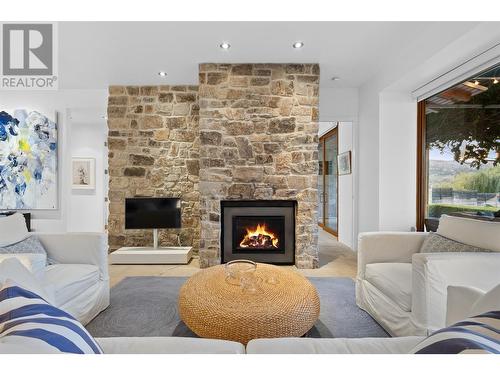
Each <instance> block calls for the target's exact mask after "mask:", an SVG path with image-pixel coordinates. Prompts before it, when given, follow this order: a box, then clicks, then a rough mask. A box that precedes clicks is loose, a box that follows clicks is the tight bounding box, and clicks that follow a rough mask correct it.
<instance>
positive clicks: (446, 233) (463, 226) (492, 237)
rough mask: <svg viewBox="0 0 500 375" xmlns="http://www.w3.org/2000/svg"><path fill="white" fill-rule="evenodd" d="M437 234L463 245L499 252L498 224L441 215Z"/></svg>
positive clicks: (499, 236)
mask: <svg viewBox="0 0 500 375" xmlns="http://www.w3.org/2000/svg"><path fill="white" fill-rule="evenodd" d="M436 233H437V234H439V235H440V236H443V237H446V238H449V239H451V240H453V241H457V242H461V243H463V244H467V245H471V246H475V247H479V248H482V249H488V250H493V251H500V222H498V221H496V222H495V221H485V220H474V219H469V218H465V217H458V216H448V215H442V216H441V218H440V219H439V227H438V229H437V232H436Z"/></svg>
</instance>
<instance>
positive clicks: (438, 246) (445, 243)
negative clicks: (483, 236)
mask: <svg viewBox="0 0 500 375" xmlns="http://www.w3.org/2000/svg"><path fill="white" fill-rule="evenodd" d="M420 252H421V253H448V252H453V253H491V252H492V250H489V249H483V248H480V247H476V246H472V245H467V244H465V243H461V242H457V241H454V240H451V239H449V238H446V237H443V236H441V235H439V234H437V233H429V235H428V236H427V238H426V239H425V240H424V242H423V243H422V246H421V247H420Z"/></svg>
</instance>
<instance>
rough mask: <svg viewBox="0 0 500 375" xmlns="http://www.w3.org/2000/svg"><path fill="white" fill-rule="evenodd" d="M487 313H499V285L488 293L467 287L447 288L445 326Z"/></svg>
mask: <svg viewBox="0 0 500 375" xmlns="http://www.w3.org/2000/svg"><path fill="white" fill-rule="evenodd" d="M488 311H500V284H499V285H497V286H496V287H494V288H493V289H491V290H489V291H488V292H484V291H483V290H481V289H477V288H472V287H468V286H451V285H450V286H448V301H447V307H446V326H450V325H452V324H455V323H456V322H458V321H461V320H464V319H466V318H467V317H470V316H476V315H480V314H483V313H485V312H488Z"/></svg>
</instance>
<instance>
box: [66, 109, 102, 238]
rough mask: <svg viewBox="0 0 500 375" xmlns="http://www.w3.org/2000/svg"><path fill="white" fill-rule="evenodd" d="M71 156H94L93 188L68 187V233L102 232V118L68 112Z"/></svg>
mask: <svg viewBox="0 0 500 375" xmlns="http://www.w3.org/2000/svg"><path fill="white" fill-rule="evenodd" d="M70 123H71V137H70V144H71V146H70V150H71V157H81V158H94V159H95V170H96V175H95V185H96V186H95V189H93V190H78V189H72V190H71V196H70V197H71V198H70V201H69V206H68V217H67V230H68V231H69V232H102V231H104V225H105V222H106V217H105V216H106V214H107V213H106V211H105V209H104V208H105V206H106V204H105V202H104V197H105V196H106V190H105V177H107V175H105V174H104V170H105V169H107V155H106V154H107V147H105V146H104V142H106V141H107V127H106V125H105V120H104V119H102V120H101V121H96V120H95V119H92V118H91V119H85V118H81V116H78V115H77V114H76V113H74V112H73V111H72V113H71V122H70Z"/></svg>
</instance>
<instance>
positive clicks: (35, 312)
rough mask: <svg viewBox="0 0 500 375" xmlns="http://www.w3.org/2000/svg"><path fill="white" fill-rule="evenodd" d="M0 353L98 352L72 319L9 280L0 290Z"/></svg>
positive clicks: (77, 323)
mask: <svg viewBox="0 0 500 375" xmlns="http://www.w3.org/2000/svg"><path fill="white" fill-rule="evenodd" d="M4 349H5V350H4ZM0 352H8V353H72V354H100V353H102V351H101V349H100V348H99V345H98V344H97V343H96V342H95V341H94V339H93V338H92V336H90V334H89V333H88V332H87V331H86V329H85V328H84V327H83V326H82V325H81V324H80V323H79V322H78V321H77V320H76V319H74V318H73V317H72V316H71V315H69V314H68V313H66V312H64V311H62V310H60V309H58V308H56V307H54V306H52V305H50V304H49V303H47V302H46V301H45V300H44V299H42V298H41V297H40V296H39V295H37V294H36V293H33V292H32V291H29V290H26V289H24V288H21V287H19V286H18V285H16V284H15V283H14V282H12V281H11V280H8V281H7V283H5V284H4V285H3V286H2V288H1V289H0Z"/></svg>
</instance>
